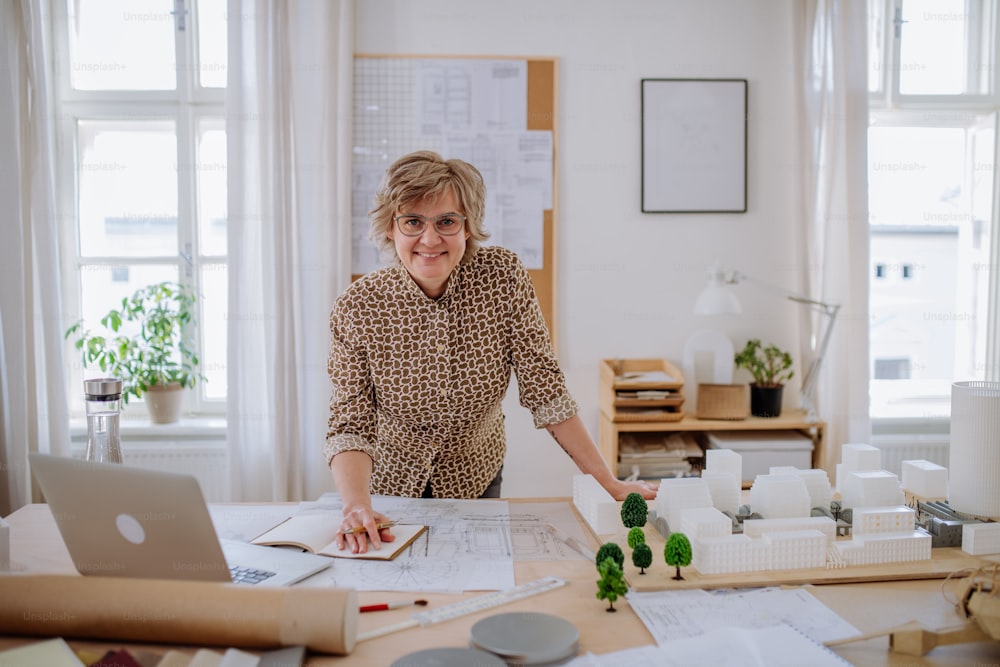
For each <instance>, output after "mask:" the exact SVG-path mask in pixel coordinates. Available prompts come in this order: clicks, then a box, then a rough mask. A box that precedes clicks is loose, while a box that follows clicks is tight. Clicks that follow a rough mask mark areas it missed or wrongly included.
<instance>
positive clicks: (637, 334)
mask: <svg viewBox="0 0 1000 667" xmlns="http://www.w3.org/2000/svg"><path fill="white" fill-rule="evenodd" d="M792 6H793V3H787V2H774V1H773V0H745V1H743V2H737V1H735V0H670V1H669V2H667V1H665V0H624V1H616V2H611V1H610V0H588V1H581V0H546V1H539V0H503V1H497V2H485V1H482V0H361V1H359V2H358V3H357V6H356V35H355V45H356V47H355V48H356V52H357V53H360V54H405V55H425V54H451V55H484V56H490V55H517V56H537V57H554V58H557V59H558V90H557V107H558V118H557V121H556V128H557V129H556V152H557V169H558V183H557V193H558V210H557V215H558V222H557V224H558V225H559V229H558V235H559V247H558V249H557V253H558V278H557V279H558V292H557V305H556V315H557V320H558V334H559V338H558V346H559V356H560V359H561V362H562V365H563V369H564V371H565V372H566V375H567V378H568V380H569V383H570V388H571V390H572V391H573V393H574V395H575V396H576V398H577V400H578V401H579V402H580V403H581V406H582V412H581V416H582V418H583V419H584V422H585V423H586V424H587V426H588V428H589V429H590V430H591V433H592V434H593V435H594V437H595V439H596V437H597V419H598V405H597V388H598V364H599V362H600V360H601V359H604V358H613V357H631V358H637V357H664V358H667V359H671V360H672V361H674V362H675V363H677V364H678V365H679V364H680V360H681V350H682V348H683V345H684V342H685V340H686V339H687V337H688V336H689V335H690V334H691V333H692V332H694V331H697V330H699V329H704V328H718V329H720V330H721V331H723V332H724V333H726V334H727V335H729V336H730V338H731V339H732V340H733V342H734V344H736V345H742V343H743V342H744V341H745V340H746V339H747V338H751V337H759V338H762V339H764V340H765V341H773V342H775V343H777V344H778V345H780V346H782V347H784V348H786V349H790V350H797V349H799V344H798V323H797V317H798V313H797V311H796V310H795V306H794V304H791V303H789V302H785V301H784V300H782V299H778V298H775V297H774V295H772V294H769V293H767V292H763V291H761V290H758V289H754V288H753V287H751V286H742V287H740V288H739V290H740V292H739V294H740V298H741V300H742V302H743V310H744V314H743V316H741V317H738V318H737V317H735V316H732V317H723V318H721V319H720V318H705V317H699V316H695V315H693V314H692V308H693V304H694V300H695V297H696V296H697V294H698V291H699V290H700V289H701V288H702V287H703V285H704V277H705V271H706V269H707V267H708V265H709V264H710V263H711V262H712V261H713V260H719V261H720V262H721V263H722V264H723V265H724V266H730V267H738V268H739V269H740V270H742V271H743V272H745V273H747V274H750V275H752V276H754V277H756V278H759V279H761V280H763V281H766V282H769V283H772V284H775V285H780V286H783V287H786V288H788V289H794V290H796V291H801V289H800V288H797V282H798V281H799V280H800V278H801V275H800V272H801V266H800V264H799V262H798V261H797V260H796V259H795V255H796V253H795V249H796V248H797V247H798V246H797V243H798V231H797V227H798V219H799V215H798V214H799V211H800V207H801V205H802V202H801V197H800V194H799V191H800V189H801V184H800V180H799V169H798V168H797V161H798V154H799V148H798V138H797V137H798V129H797V125H796V114H795V109H796V104H797V100H796V96H795V88H794V85H795V80H794V68H793V64H794V62H795V61H794V53H793V42H792V26H793V20H792V11H791V9H792ZM642 78H745V79H748V81H749V124H748V176H749V180H748V183H749V189H748V211H747V213H743V214H697V215H690V214H643V213H640V205H639V195H640V185H639V184H640V174H641V169H640V109H639V102H640V100H639V89H640V83H639V82H640V79H642ZM801 374H802V369H800V368H799V369H797V375H798V376H801ZM737 379H738V380H740V381H744V380H746V379H747V378H746V377H744V376H741V375H738V376H737ZM688 380H689V381H690V378H688ZM796 381H797V380H796ZM792 389H793V391H786V392H785V395H786V397H785V400H786V405H794V404H795V402H797V387H796V386H794V385H793V387H792ZM692 390H693V387H692ZM506 407H507V409H506V414H507V439H508V443H509V452H508V457H507V463H506V466H505V470H504V487H503V492H504V495H506V496H510V497H531V496H551V495H571V492H572V487H571V477H572V475H573V474H574V473H575V472H576V468H575V466H574V465H573V464H572V462H571V461H570V460H569V459H568V457H566V455H565V454H563V452H562V451H561V450H560V449H559V447H558V446H557V445H556V444H555V443H554V442H552V441H551V439H550V438H549V436H548V434H547V433H546V432H545V431H544V430H542V431H536V430H535V429H534V428H533V427H532V423H531V417H530V415H529V414H528V413H527V411H526V410H524V409H523V408H521V407H520V406H518V405H517V397H516V388H512V392H511V394H510V395H509V396H508V399H507V406H506Z"/></svg>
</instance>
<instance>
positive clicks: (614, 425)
mask: <svg viewBox="0 0 1000 667" xmlns="http://www.w3.org/2000/svg"><path fill="white" fill-rule="evenodd" d="M653 361H654V360H648V359H639V360H628V359H626V360H605V361H604V362H603V363H602V368H601V387H600V394H601V397H602V400H601V414H600V425H599V430H598V439H599V445H600V450H601V455H602V456H604V459H605V460H606V461H607V462H608V466H610V468H611V471H612V472H613V473H614V474H615V475H618V448H619V444H620V439H621V435H622V434H623V433H656V434H661V433H662V434H664V435H669V434H671V433H693V434H696V435H698V436H699V437H698V440H699V442H701V443H702V444H703V446H704V441H705V438H704V437H703V435H702V434H704V433H705V432H708V431H798V432H799V433H801V434H803V435H805V436H806V437H808V438H809V439H811V440H812V443H813V451H812V465H813V467H817V462H818V461H822V460H823V448H824V432H825V430H826V422H823V421H815V422H813V421H809V419H808V417H807V415H806V412H805V411H804V410H784V411H783V412H782V414H781V416H779V417H767V418H764V417H748V418H746V419H732V420H730V419H698V418H696V417H695V416H694V415H693V414H690V413H683V416H681V418H680V419H677V420H671V421H664V420H658V421H633V420H622V419H621V418H620V415H618V414H616V407H615V402H614V401H613V400H608V399H609V397H613V396H615V392H616V390H617V389H620V388H621V386H622V385H621V384H619V383H618V382H616V379H618V377H619V376H618V375H616V373H615V372H613V371H611V372H609V369H611V368H614V367H615V364H616V363H617V364H619V365H621V364H624V368H626V369H628V368H630V365H631V364H637V365H638V366H639V367H645V368H650V367H653V365H652V363H651V362H653ZM664 363H665V364H666V367H667V368H673V366H672V365H670V364H669V362H664ZM681 382H682V380H681Z"/></svg>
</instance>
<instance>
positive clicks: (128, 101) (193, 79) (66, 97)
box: [51, 0, 227, 430]
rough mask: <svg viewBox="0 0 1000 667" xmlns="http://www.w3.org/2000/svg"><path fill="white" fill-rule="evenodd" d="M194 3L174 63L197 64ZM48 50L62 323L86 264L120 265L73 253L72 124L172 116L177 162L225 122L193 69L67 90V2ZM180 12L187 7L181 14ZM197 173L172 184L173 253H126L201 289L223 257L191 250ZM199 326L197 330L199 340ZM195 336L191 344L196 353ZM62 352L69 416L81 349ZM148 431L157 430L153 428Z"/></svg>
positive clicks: (205, 405) (211, 414) (74, 405)
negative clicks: (154, 80) (131, 85)
mask: <svg viewBox="0 0 1000 667" xmlns="http://www.w3.org/2000/svg"><path fill="white" fill-rule="evenodd" d="M197 1H198V0H175V1H174V14H175V16H174V18H175V23H174V35H175V42H174V44H175V48H176V62H177V63H197V62H199V61H198V60H197V59H196V56H197V49H198V20H197V12H196V11H195V9H196V6H195V3H197ZM52 10H53V15H52V17H53V21H52V30H53V32H54V34H53V35H52V40H51V44H52V48H53V56H54V57H53V61H54V63H55V74H56V75H55V77H54V80H55V83H54V92H55V96H56V105H55V107H56V109H57V112H56V113H57V122H56V126H57V129H56V183H57V185H56V189H57V192H56V199H57V208H58V216H59V220H60V225H59V230H60V244H61V249H62V251H61V257H62V260H61V262H62V266H61V269H62V270H61V276H62V285H61V288H62V289H61V292H62V296H63V310H64V313H65V322H66V326H67V327H68V326H69V324H71V323H73V322H77V321H79V320H80V318H81V317H82V307H81V283H80V280H79V275H80V271H81V270H82V268H83V267H84V266H86V265H100V264H107V263H120V262H121V261H122V260H121V258H120V257H114V258H102V257H88V258H86V259H84V258H81V257H80V256H79V248H80V245H79V238H78V232H79V224H78V220H77V201H78V188H79V180H78V173H77V164H78V155H77V150H76V141H77V138H76V132H77V122H78V121H80V120H87V121H89V120H135V119H142V120H147V119H148V120H170V121H172V122H174V123H175V127H176V132H177V151H178V157H177V164H195V162H196V155H197V152H196V151H197V146H196V139H197V129H198V127H199V123H200V122H201V121H202V120H212V121H221V122H222V123H223V124H225V99H226V91H225V89H219V88H202V87H201V86H200V85H199V82H198V77H197V71H195V70H194V68H193V67H183V66H178V67H177V88H176V90H168V91H158V90H146V91H129V90H124V91H101V90H98V91H94V90H78V89H74V88H72V87H71V85H70V84H71V82H70V75H71V69H70V67H71V65H70V49H69V31H68V21H69V15H68V9H67V4H66V0H53V2H52ZM185 10H186V11H185ZM178 12H183V16H184V22H185V27H184V29H183V30H178V27H177V26H178V24H177V19H178ZM196 178H197V174H196V170H195V169H186V170H179V173H178V181H177V189H178V210H177V228H178V250H179V252H178V256H177V257H176V258H163V257H148V258H145V257H135V258H128V260H127V261H128V262H129V263H130V264H134V265H157V266H176V267H177V271H178V278H179V280H180V281H181V282H182V283H185V284H188V285H191V286H192V287H194V289H195V290H196V291H198V290H199V289H200V272H199V269H200V267H201V266H203V265H204V264H218V263H223V264H225V263H227V258H226V257H225V256H218V255H204V254H201V253H200V252H199V253H198V254H197V255H193V254H192V249H193V248H195V247H197V233H198V230H197V228H196V227H197V200H196V198H195V193H196ZM202 332H203V329H202V328H201V327H200V326H199V327H197V332H196V333H197V335H198V336H199V338H200V337H201V335H202ZM202 348H203V345H202V343H201V340H199V341H197V348H196V349H198V350H201V349H202ZM66 355H67V360H68V361H69V364H68V369H69V373H68V375H69V377H68V388H67V392H68V398H69V401H70V406H71V410H72V412H73V416H74V417H81V416H82V408H83V405H82V396H81V392H80V391H73V389H74V388H76V387H82V378H83V369H82V367H81V362H80V360H79V353H78V352H77V351H76V350H75V349H74V348H73V346H72V343H70V342H68V341H67V344H66ZM187 400H188V404H187V407H188V410H189V413H190V416H192V417H194V418H199V417H208V418H209V419H210V421H211V423H212V424H213V428H217V427H218V424H219V418H222V417H224V416H225V412H226V399H225V398H222V399H206V398H203V397H202V393H201V392H200V391H199V390H198V387H196V388H195V391H193V392H191V395H190V396H189V398H188V399H187ZM152 430H156V429H155V428H153V429H152Z"/></svg>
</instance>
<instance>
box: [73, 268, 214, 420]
mask: <svg viewBox="0 0 1000 667" xmlns="http://www.w3.org/2000/svg"><path fill="white" fill-rule="evenodd" d="M195 301H196V298H195V294H194V291H193V290H192V289H191V288H190V287H187V286H185V285H181V284H179V283H176V282H170V281H165V282H160V283H155V284H153V285H147V286H146V287H142V288H140V289H138V290H137V291H136V292H135V294H133V295H132V296H130V297H126V298H124V299H122V302H121V306H120V307H118V308H112V309H111V310H109V311H108V312H107V314H105V315H104V317H102V318H101V325H102V326H103V327H104V328H105V331H104V332H102V333H93V332H91V331H90V330H89V329H87V328H86V327H85V326H84V322H83V320H80V321H79V322H77V323H76V324H74V325H73V326H71V327H70V328H69V329H67V330H66V338H70V337H75V338H74V345H75V347H76V349H77V350H79V351H80V353H81V355H82V359H83V366H84V367H85V368H87V367H90V366H92V365H96V366H98V367H99V368H100V369H101V371H102V372H104V373H108V374H110V375H112V376H114V377H117V378H119V379H121V381H122V400H123V401H124V402H125V403H128V400H129V397H134V398H142V397H143V396H144V395H145V397H146V405H147V408H148V409H149V415H150V419H151V420H152V422H153V423H154V424H169V423H172V422H175V421H177V419H178V418H179V417H180V407H181V399H182V397H183V394H182V393H181V390H183V389H185V388H191V387H194V386H195V383H196V382H197V381H198V380H204V379H205V377H204V376H203V375H202V374H201V373H200V372H199V371H198V355H197V354H196V353H195V351H194V349H193V348H192V347H190V346H189V345H188V344H187V342H186V341H185V338H184V333H185V328H187V327H190V326H191V325H193V323H194V315H195ZM127 323H135V324H133V325H129V324H127ZM136 325H137V326H138V331H137V332H135V333H132V334H128V333H126V332H127V331H128V330H129V329H134V328H135V326H136ZM123 329H124V330H123Z"/></svg>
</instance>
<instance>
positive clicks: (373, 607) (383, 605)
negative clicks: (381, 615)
mask: <svg viewBox="0 0 1000 667" xmlns="http://www.w3.org/2000/svg"><path fill="white" fill-rule="evenodd" d="M426 604H427V600H397V601H396V602H380V603H379V604H365V605H361V613H365V612H366V611H388V610H389V609H399V608H400V607H409V606H410V605H416V606H418V607H423V606H425V605H426Z"/></svg>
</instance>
